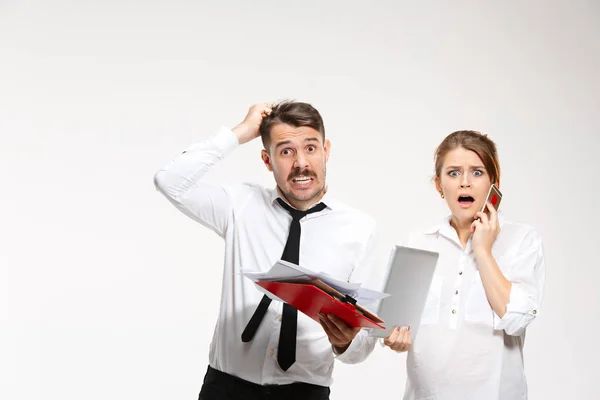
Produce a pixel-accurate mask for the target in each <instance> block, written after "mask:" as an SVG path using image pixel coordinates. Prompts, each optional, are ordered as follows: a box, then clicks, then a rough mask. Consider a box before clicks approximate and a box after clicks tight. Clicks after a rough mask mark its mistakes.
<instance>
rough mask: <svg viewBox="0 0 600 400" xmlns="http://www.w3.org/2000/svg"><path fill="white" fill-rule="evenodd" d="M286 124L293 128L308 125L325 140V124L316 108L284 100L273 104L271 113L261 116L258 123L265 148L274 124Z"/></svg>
mask: <svg viewBox="0 0 600 400" xmlns="http://www.w3.org/2000/svg"><path fill="white" fill-rule="evenodd" d="M279 124H286V125H290V126H293V127H295V128H298V127H301V126H308V127H310V128H313V129H314V130H316V131H318V132H319V133H321V136H322V139H323V142H325V125H324V124H323V118H321V114H319V112H318V111H317V109H316V108H314V107H313V106H311V105H310V104H308V103H302V102H298V101H290V100H285V101H282V102H280V103H277V104H275V105H273V107H272V108H271V114H269V115H267V116H266V117H264V118H263V120H262V123H261V124H260V137H261V139H262V142H263V146H264V147H265V149H267V150H268V149H269V145H270V144H271V128H273V126H274V125H279Z"/></svg>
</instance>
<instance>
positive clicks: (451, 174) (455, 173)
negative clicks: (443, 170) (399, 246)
mask: <svg viewBox="0 0 600 400" xmlns="http://www.w3.org/2000/svg"><path fill="white" fill-rule="evenodd" d="M448 175H450V176H459V175H460V172H458V171H450V172H449V173H448Z"/></svg>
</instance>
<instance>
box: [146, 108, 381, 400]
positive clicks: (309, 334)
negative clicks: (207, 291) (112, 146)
mask: <svg viewBox="0 0 600 400" xmlns="http://www.w3.org/2000/svg"><path fill="white" fill-rule="evenodd" d="M258 136H261V138H262V141H263V145H264V150H262V153H261V156H262V161H263V162H264V164H265V166H266V167H267V169H268V170H269V171H271V172H273V176H274V178H275V182H276V184H277V186H276V188H274V189H267V188H263V187H261V186H258V185H255V184H240V185H237V186H224V185H218V184H217V185H215V184H210V183H207V182H205V181H204V180H203V176H204V174H205V173H206V172H207V170H208V169H209V168H211V167H212V166H213V165H214V164H215V163H217V162H218V161H219V160H220V159H222V158H224V157H226V156H228V155H229V154H230V153H231V152H232V151H233V150H234V149H235V148H236V147H237V146H238V145H241V144H243V143H246V142H248V141H250V140H253V139H255V138H257V137H258ZM330 147H331V144H330V142H329V140H328V139H326V138H325V128H324V125H323V120H322V118H321V115H320V114H319V112H318V111H317V110H316V109H315V108H313V107H312V106H311V105H309V104H306V103H300V102H282V103H279V104H277V105H275V106H273V107H271V106H270V105H265V104H256V105H253V106H252V107H250V110H249V111H248V114H247V116H246V118H245V119H244V121H243V122H242V123H240V124H239V125H238V126H236V127H235V128H233V130H230V129H226V128H222V129H220V130H219V131H218V132H217V133H216V134H215V135H213V136H212V137H211V138H210V139H208V140H207V141H204V142H202V143H200V144H196V145H193V146H191V147H190V148H189V149H188V150H187V151H184V152H183V154H180V155H179V156H177V157H176V158H175V159H174V160H173V161H172V162H171V163H169V164H168V165H167V166H166V167H165V168H163V169H161V170H160V171H158V173H157V174H156V176H155V185H156V187H157V188H158V190H159V191H160V192H161V193H162V194H164V195H165V196H166V197H167V198H168V199H169V200H170V201H171V202H172V203H173V204H174V205H175V206H176V207H177V208H179V209H180V210H181V211H182V212H183V213H185V214H186V215H187V216H189V217H191V218H193V219H194V220H196V221H198V222H200V223H201V224H202V225H204V226H206V227H208V228H210V229H212V230H213V231H215V232H216V233H217V234H218V235H220V236H221V237H222V238H223V239H224V240H225V247H226V252H225V263H224V268H225V271H224V274H223V285H222V298H221V309H220V313H219V318H218V320H217V325H216V327H215V333H214V337H213V341H212V343H211V347H210V356H209V358H210V360H209V367H208V371H207V373H206V376H205V378H204V384H203V386H202V389H201V392H200V396H199V399H200V400H228V399H232V400H233V399H244V400H249V399H263V398H276V399H279V398H286V399H296V398H297V399H303V400H306V399H308V400H310V399H315V400H316V399H329V392H330V391H329V385H330V384H331V381H332V379H331V375H332V371H333V363H334V359H335V358H337V359H339V360H340V361H342V362H345V363H357V362H360V361H362V360H364V359H365V358H366V357H367V356H368V354H369V353H370V352H371V351H372V350H373V346H374V341H373V340H371V339H369V338H368V337H367V335H366V332H364V331H362V332H361V331H360V329H355V328H351V327H350V326H348V325H346V324H345V323H344V322H343V321H341V320H340V319H338V318H336V317H335V316H334V315H322V316H321V326H319V324H317V323H316V322H315V321H313V320H312V319H310V318H308V317H307V316H305V315H304V314H301V313H297V311H296V310H295V309H294V308H293V307H291V306H289V305H287V304H282V303H281V302H271V301H270V299H269V298H267V297H266V296H263V295H262V294H261V293H260V292H259V291H258V290H257V289H256V287H255V286H254V283H252V282H251V281H250V280H249V279H247V278H244V277H243V276H242V275H241V274H240V271H241V269H242V268H244V269H245V270H255V271H267V270H269V269H270V268H271V266H273V264H275V262H276V261H277V260H279V259H284V260H287V261H290V262H293V263H296V264H299V265H302V266H303V267H306V268H308V269H310V270H313V271H317V272H318V271H323V272H326V273H328V274H329V275H331V276H334V277H336V278H339V279H344V280H348V281H361V280H364V278H366V276H367V275H368V273H369V269H370V266H369V264H370V257H371V256H372V253H373V252H372V250H371V247H372V246H373V245H374V243H373V242H374V240H373V233H374V229H375V222H374V220H373V219H372V218H371V217H369V216H367V215H366V214H364V213H362V212H360V211H357V210H355V209H352V208H350V207H349V206H346V205H344V204H342V203H340V202H338V201H337V200H335V199H334V198H332V197H331V195H330V194H329V193H328V190H327V185H326V180H325V177H326V163H327V161H328V159H329V151H330Z"/></svg>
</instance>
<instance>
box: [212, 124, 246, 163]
mask: <svg viewBox="0 0 600 400" xmlns="http://www.w3.org/2000/svg"><path fill="white" fill-rule="evenodd" d="M211 141H212V142H213V144H214V145H215V146H217V149H219V151H220V152H221V154H222V155H223V157H227V156H228V155H229V154H231V153H232V152H233V151H234V150H235V149H236V148H237V147H238V146H239V145H240V143H239V142H238V138H237V136H236V135H235V133H233V131H232V130H231V129H229V128H227V127H221V128H219V130H218V131H217V132H215V134H214V135H213V136H212V138H211Z"/></svg>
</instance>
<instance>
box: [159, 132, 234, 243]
mask: <svg viewBox="0 0 600 400" xmlns="http://www.w3.org/2000/svg"><path fill="white" fill-rule="evenodd" d="M238 145H239V143H238V140H237V136H236V135H235V134H234V133H233V132H232V131H231V130H230V129H228V128H221V129H220V130H219V131H217V132H216V133H215V134H214V135H213V136H212V137H211V138H209V139H208V140H206V141H204V142H201V143H198V144H195V145H192V146H190V147H189V148H188V149H187V150H186V151H184V152H183V153H182V154H179V155H178V156H176V157H175V158H174V159H172V160H171V161H170V162H169V163H168V164H167V165H166V166H165V167H163V168H162V169H160V170H159V171H158V172H157V173H156V174H155V176H154V185H155V186H156V189H157V190H158V191H159V192H160V193H162V194H163V195H164V196H165V197H166V198H167V199H168V200H169V201H170V202H171V203H173V204H174V205H175V207H177V208H178V209H179V210H180V211H181V212H183V213H184V214H185V215H187V216H189V217H190V218H192V219H194V220H196V221H197V222H199V223H201V224H202V225H204V226H206V227H208V228H210V229H212V230H213V231H214V232H216V233H217V234H218V235H220V236H221V237H223V236H224V235H225V232H226V229H227V222H228V220H229V216H230V215H231V210H232V208H233V205H232V200H231V197H232V196H231V193H230V192H231V190H229V189H228V188H227V187H224V186H219V185H214V184H210V183H206V182H203V181H202V178H203V177H204V175H205V174H206V172H207V171H208V170H209V169H210V168H211V167H212V166H213V165H215V164H216V163H217V162H218V161H220V160H221V159H223V158H225V157H226V156H227V155H229V154H230V153H231V152H233V150H235V148H236V147H237V146H238Z"/></svg>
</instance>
